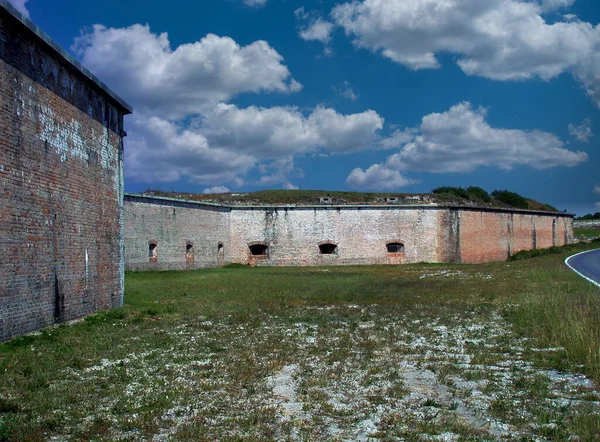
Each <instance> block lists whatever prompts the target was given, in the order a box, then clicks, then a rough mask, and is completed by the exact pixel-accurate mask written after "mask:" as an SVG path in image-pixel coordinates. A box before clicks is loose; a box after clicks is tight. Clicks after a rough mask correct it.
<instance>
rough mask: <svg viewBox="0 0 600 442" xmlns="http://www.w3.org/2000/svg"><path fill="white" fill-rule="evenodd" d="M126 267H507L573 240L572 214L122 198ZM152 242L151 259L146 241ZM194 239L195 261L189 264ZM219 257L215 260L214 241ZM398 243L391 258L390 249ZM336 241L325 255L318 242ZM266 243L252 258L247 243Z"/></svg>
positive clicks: (140, 197)
mask: <svg viewBox="0 0 600 442" xmlns="http://www.w3.org/2000/svg"><path fill="white" fill-rule="evenodd" d="M125 212H126V223H125V224H126V234H125V236H126V263H127V268H128V269H131V270H148V269H185V268H198V267H212V266H217V265H221V264H223V263H229V262H234V263H240V264H252V265H260V266H279V265H282V266H284V265H342V264H344V265H352V264H403V263H415V262H421V261H426V262H458V263H460V262H464V263H477V262H488V261H503V260H505V259H507V258H508V256H509V254H513V253H516V252H517V251H519V250H526V249H532V248H543V247H550V246H552V245H562V244H565V243H570V242H572V241H573V227H572V217H570V216H568V215H561V214H550V213H549V214H540V213H533V212H523V211H506V210H505V211H503V210H495V209H492V210H490V209H487V210H485V209H484V210H480V209H472V208H458V207H455V208H448V207H438V206H418V207H417V206H415V207H399V206H361V207H356V206H355V207H352V206H345V207H324V206H318V207H236V206H233V207H231V208H228V207H211V206H209V205H206V204H201V203H191V202H185V201H178V200H173V199H167V198H157V197H147V196H140V195H127V196H126V197H125ZM150 242H152V243H156V244H157V250H158V253H157V255H158V256H157V257H156V262H152V261H153V259H152V258H151V257H150V256H149V243H150ZM190 242H191V243H193V245H194V250H195V259H194V262H193V263H189V262H186V256H185V246H186V244H187V243H190ZM219 242H222V243H223V245H224V251H225V253H224V256H223V257H222V259H221V260H218V259H217V258H216V257H217V253H216V252H217V244H218V243H219ZM391 242H396V243H401V244H403V245H404V251H403V252H402V253H388V250H387V247H386V246H387V244H388V243H391ZM321 244H334V245H336V246H337V250H336V253H334V254H331V255H329V254H322V253H321V251H320V249H319V245H321ZM253 245H264V246H267V247H268V249H267V253H266V254H265V255H262V256H254V255H252V254H251V253H250V246H253Z"/></svg>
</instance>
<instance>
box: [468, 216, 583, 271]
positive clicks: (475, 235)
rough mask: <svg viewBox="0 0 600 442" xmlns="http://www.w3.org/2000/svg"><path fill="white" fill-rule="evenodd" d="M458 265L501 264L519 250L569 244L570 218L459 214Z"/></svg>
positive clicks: (571, 233)
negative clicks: (498, 262) (460, 263)
mask: <svg viewBox="0 0 600 442" xmlns="http://www.w3.org/2000/svg"><path fill="white" fill-rule="evenodd" d="M459 216H460V224H459V229H460V242H459V243H460V252H459V256H460V260H459V261H460V262H464V263H481V262H488V261H503V260H505V259H508V258H509V257H510V256H511V255H513V254H515V253H517V252H519V251H521V250H531V249H544V248H547V247H552V246H562V245H564V244H570V243H572V242H573V217H572V216H568V215H567V216H566V215H565V214H556V213H547V214H546V213H540V212H537V213H523V212H522V211H501V210H495V211H485V210H481V209H478V210H474V209H467V208H463V209H461V210H460V215H459Z"/></svg>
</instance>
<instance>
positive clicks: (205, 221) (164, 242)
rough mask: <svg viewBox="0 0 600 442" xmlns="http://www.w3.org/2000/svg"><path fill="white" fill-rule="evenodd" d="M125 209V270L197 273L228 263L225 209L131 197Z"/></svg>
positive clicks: (127, 197) (159, 199)
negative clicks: (197, 270) (191, 271)
mask: <svg viewBox="0 0 600 442" xmlns="http://www.w3.org/2000/svg"><path fill="white" fill-rule="evenodd" d="M124 205H125V262H126V268H127V270H181V269H196V268H202V267H217V266H220V265H222V264H224V263H225V262H230V261H231V260H230V256H231V248H230V242H229V209H228V208H220V207H216V206H210V205H202V204H195V203H185V202H174V201H170V200H168V199H161V198H140V197H135V196H132V195H127V196H126V197H125V203H124ZM150 243H153V244H155V245H156V248H155V249H154V250H153V254H154V255H155V256H150V254H149V244H150ZM219 244H221V246H222V248H221V249H219ZM190 245H191V248H189V249H188V247H189V246H190Z"/></svg>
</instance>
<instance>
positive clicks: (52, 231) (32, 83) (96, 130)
mask: <svg viewBox="0 0 600 442" xmlns="http://www.w3.org/2000/svg"><path fill="white" fill-rule="evenodd" d="M29 23H30V22H29ZM124 112H125V110H123V109H120V108H119V106H118V105H115V104H114V103H113V102H112V100H111V99H108V98H107V97H106V96H105V94H103V92H102V90H101V89H100V88H99V87H97V86H95V85H94V84H92V83H90V81H89V79H88V77H86V76H85V75H82V73H81V72H80V71H78V69H77V68H76V67H75V66H73V65H72V64H70V63H68V62H66V61H65V60H64V59H63V58H61V57H60V55H59V54H57V53H56V51H54V50H53V49H52V47H51V46H49V45H48V44H47V43H45V42H43V41H42V40H41V39H40V38H39V36H38V35H36V34H35V32H32V30H31V29H30V28H28V27H27V26H25V25H24V24H23V23H22V22H20V21H19V20H18V19H17V18H15V16H14V15H13V14H11V13H9V12H8V11H7V9H6V8H5V7H3V5H2V4H0V193H1V194H2V197H1V201H2V202H1V204H2V207H1V210H0V340H5V339H8V338H10V337H13V336H16V335H19V334H23V333H26V332H29V331H32V330H36V329H39V328H41V327H43V326H46V325H49V324H53V323H55V322H60V321H65V320H69V319H73V318H78V317H81V316H83V315H85V314H88V313H91V312H94V311H96V310H99V309H107V308H110V307H114V306H120V305H122V302H123V265H122V245H123V244H122V230H121V226H122V204H121V198H122V192H123V174H122V172H123V160H122V153H123V149H122V133H123V130H122V127H123V113H124Z"/></svg>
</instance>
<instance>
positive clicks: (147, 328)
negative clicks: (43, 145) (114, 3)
mask: <svg viewBox="0 0 600 442" xmlns="http://www.w3.org/2000/svg"><path fill="white" fill-rule="evenodd" d="M593 246H594V245H590V244H579V245H577V246H575V247H573V250H570V251H568V252H565V251H564V250H563V251H562V252H561V253H559V254H556V255H547V256H541V257H537V258H533V259H527V260H520V261H515V262H501V263H488V264H481V265H452V264H425V263H423V264H414V265H404V266H360V267H359V266H350V267H301V268H291V267H285V268H267V267H260V268H258V267H247V266H244V267H227V268H220V269H207V270H199V271H189V272H151V273H128V274H127V275H126V305H125V307H124V308H122V309H117V310H113V311H108V312H101V313H98V314H95V315H92V316H89V317H88V318H86V319H85V320H82V321H79V322H77V323H73V324H64V325H61V326H58V327H54V328H49V329H46V330H44V331H42V332H41V333H39V334H34V335H29V336H24V337H20V338H17V339H14V340H12V341H10V342H8V343H4V344H2V345H0V374H1V375H0V440H6V441H8V440H10V441H17V440H18V441H38V440H49V439H51V438H56V439H58V440H140V439H144V438H145V439H152V438H154V437H156V438H158V439H163V440H242V439H247V440H248V439H251V440H287V439H292V438H294V437H300V438H301V439H302V438H303V439H304V440H331V439H336V438H345V439H352V438H356V437H358V436H357V435H358V434H360V435H370V436H369V437H372V438H376V439H383V440H390V439H399V438H404V439H407V440H425V439H423V438H424V437H425V436H423V435H430V436H432V437H433V436H436V435H437V436H440V435H443V434H450V433H452V434H455V435H456V437H458V438H461V439H460V440H496V439H497V438H499V437H500V436H498V434H500V433H497V431H500V430H498V428H504V427H503V425H504V426H507V427H506V428H509V429H510V431H511V432H513V433H514V437H515V438H516V439H517V440H518V439H519V437H521V438H524V439H523V440H531V438H542V439H547V440H567V439H568V438H569V437H570V436H572V435H576V436H578V437H579V439H578V440H594V438H595V437H596V436H597V434H600V417H599V416H600V409H599V410H596V408H594V407H596V406H597V405H598V404H600V394H598V393H597V392H595V391H591V390H588V389H586V388H587V387H584V386H582V385H583V384H582V385H580V386H576V385H575V384H573V385H575V386H574V387H573V388H575V390H573V391H571V390H569V388H571V387H569V385H567V384H569V383H576V382H580V381H578V379H579V378H577V373H583V374H585V375H587V376H588V377H590V378H592V379H594V380H595V382H596V384H597V385H598V384H600V321H598V318H599V317H600V289H599V288H598V287H595V286H593V285H592V284H590V283H588V282H586V281H585V280H583V279H581V278H580V277H578V276H577V275H576V274H575V273H573V272H572V271H570V270H569V269H567V268H566V267H565V266H564V264H563V260H564V258H565V257H566V256H567V255H568V254H569V253H575V252H576V251H581V250H585V249H589V248H592V247H593ZM596 247H597V245H596ZM551 368H552V369H554V370H559V371H560V373H566V374H565V375H564V376H565V377H566V379H568V380H567V381H564V382H563V381H561V380H560V379H562V377H561V376H563V375H562V374H560V375H557V374H556V373H555V372H553V371H552V370H550V369H551ZM569 373H571V374H569ZM557 379H558V380H557ZM563 384H565V385H563ZM577 385H579V384H577ZM465 386H468V387H465ZM473 391H477V392H478V393H477V394H478V395H473V394H472V392H473ZM565 395H566V396H565ZM569 395H571V396H569ZM573 395H576V396H573ZM415 398H417V399H415ZM557 398H559V399H560V400H558V399H557ZM563 398H571V399H573V400H574V402H572V403H571V402H569V403H570V404H571V405H569V406H566V407H563V406H562V405H560V404H561V402H560V401H561V400H563ZM475 399H477V400H478V401H483V402H484V405H481V403H480V402H477V403H476V402H472V401H474V400H475ZM571 399H564V400H568V401H570V400H571ZM557 401H558V402H557ZM555 403H557V404H558V405H553V404H555ZM477 404H479V405H477ZM577 404H578V405H577ZM465 410H467V411H468V410H473V411H472V412H467V411H465ZM470 413H471V414H470ZM472 413H483V418H482V419H479V420H478V419H474V418H472V416H473V414H472ZM494 422H497V423H498V426H494V425H496V424H493V423H494ZM492 424H493V425H492ZM513 433H511V434H513ZM294 435H295V436H294ZM509 436H510V435H509ZM509 436H507V437H509ZM428 437H429V436H428ZM510 437H512V436H510ZM510 437H509V438H510Z"/></svg>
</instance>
